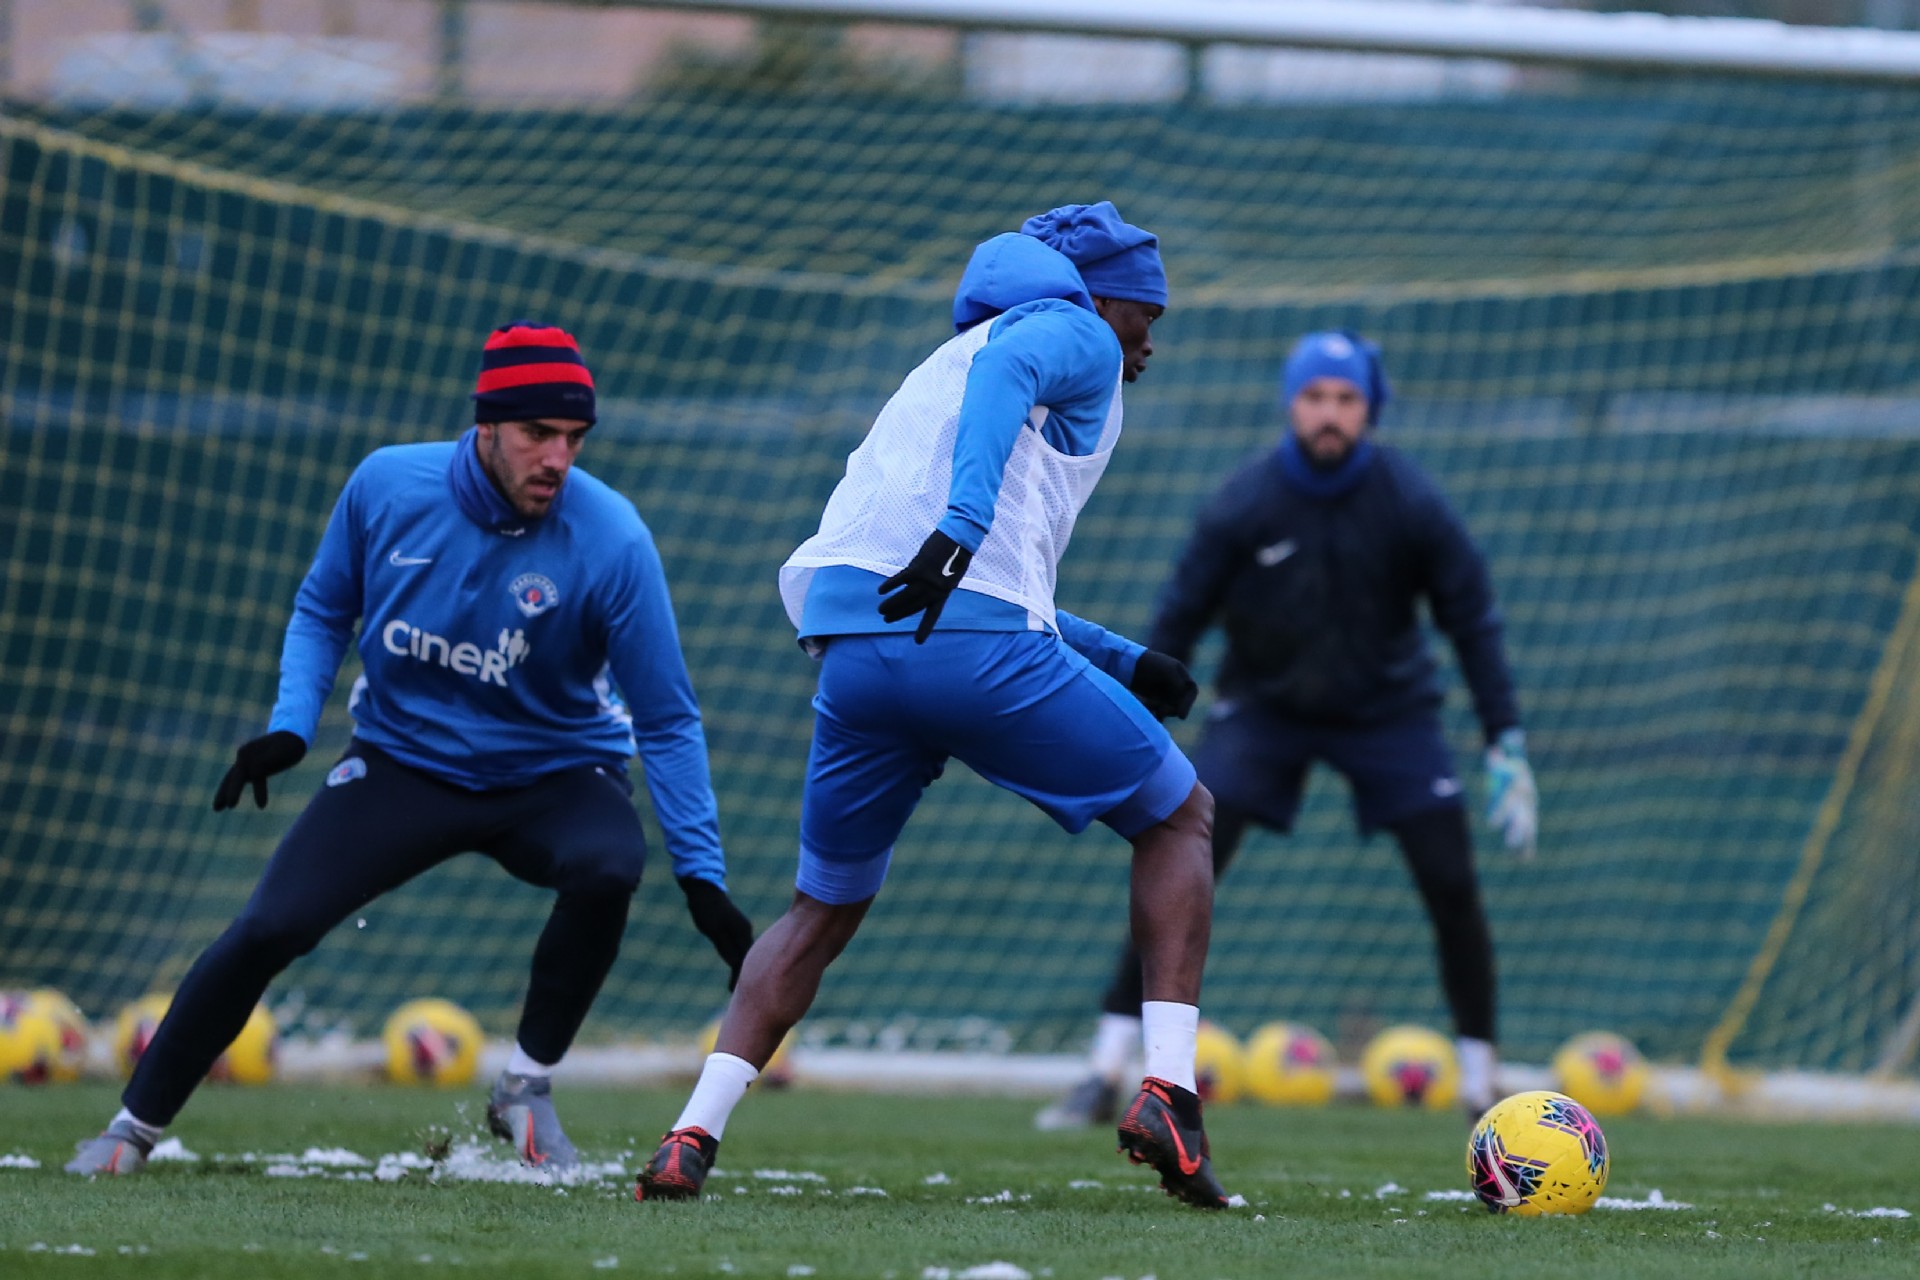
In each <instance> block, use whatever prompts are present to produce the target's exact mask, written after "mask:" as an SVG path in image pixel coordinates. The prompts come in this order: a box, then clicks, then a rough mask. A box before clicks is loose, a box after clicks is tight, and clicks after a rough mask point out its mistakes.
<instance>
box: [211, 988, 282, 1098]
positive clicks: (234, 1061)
mask: <svg viewBox="0 0 1920 1280" xmlns="http://www.w3.org/2000/svg"><path fill="white" fill-rule="evenodd" d="M279 1056H280V1028H279V1026H278V1025H276V1024H275V1022H274V1020H273V1015H272V1014H270V1013H268V1012H267V1007H266V1006H265V1005H260V1004H257V1005H255V1006H253V1012H252V1013H250V1014H248V1015H247V1025H246V1026H244V1027H242V1028H240V1034H239V1035H237V1036H235V1037H234V1038H233V1043H232V1044H230V1045H228V1046H227V1051H226V1052H225V1053H223V1054H221V1055H220V1056H219V1057H218V1058H216V1059H215V1060H214V1063H213V1070H212V1071H211V1072H210V1073H208V1078H209V1079H213V1080H222V1081H226V1082H227V1083H230V1084H265V1083H266V1082H267V1081H269V1080H271V1079H273V1069H274V1064H275V1063H276V1061H277V1060H278V1059H279Z"/></svg>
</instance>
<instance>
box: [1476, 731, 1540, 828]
mask: <svg viewBox="0 0 1920 1280" xmlns="http://www.w3.org/2000/svg"><path fill="white" fill-rule="evenodd" d="M1487 822H1488V823H1489V824H1491V825H1492V827H1493V829H1494V830H1495V831H1498V832H1499V833H1500V837H1501V839H1502V840H1504V841H1505V842H1506V846H1507V848H1508V849H1509V850H1511V851H1512V852H1514V853H1516V854H1518V855H1520V857H1521V858H1523V859H1524V858H1531V857H1532V856H1533V855H1534V852H1535V848H1536V842H1537V840H1538V838H1539V834H1540V790H1539V788H1538V787H1536V786H1534V782H1533V767H1532V766H1531V765H1529V764H1528V763H1527V735H1526V734H1524V733H1522V732H1521V731H1520V730H1519V729H1507V730H1505V731H1503V732H1502V733H1501V734H1500V737H1499V739H1498V740H1497V741H1496V742H1495V743H1494V744H1493V745H1492V746H1490V747H1488V748H1487Z"/></svg>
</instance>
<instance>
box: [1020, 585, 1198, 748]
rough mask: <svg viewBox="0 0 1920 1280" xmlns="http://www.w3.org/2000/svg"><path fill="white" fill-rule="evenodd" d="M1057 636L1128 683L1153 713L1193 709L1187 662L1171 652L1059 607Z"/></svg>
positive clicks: (1179, 715)
mask: <svg viewBox="0 0 1920 1280" xmlns="http://www.w3.org/2000/svg"><path fill="white" fill-rule="evenodd" d="M1055 621H1056V623H1057V624H1058V625H1059V627H1060V638H1061V639H1062V640H1065V641H1066V642H1067V643H1068V644H1069V645H1071V646H1072V647H1073V648H1074V649H1075V650H1077V651H1078V652H1079V653H1080V654H1081V656H1083V657H1085V658H1086V659H1087V660H1088V661H1089V662H1091V663H1093V665H1095V666H1096V667H1099V668H1100V669H1101V670H1102V671H1104V672H1106V673H1107V674H1108V675H1110V676H1112V677H1113V678H1114V679H1115V680H1118V681H1120V683H1122V684H1124V685H1126V686H1127V688H1128V689H1130V690H1131V691H1132V692H1133V696H1134V697H1136V698H1138V699H1140V705H1141V706H1143V707H1145V708H1146V709H1147V710H1148V711H1151V712H1152V713H1153V714H1154V715H1155V716H1157V717H1159V718H1161V719H1165V718H1166V717H1168V716H1172V717H1174V718H1175V719H1176V720H1184V719H1186V718H1187V713H1188V712H1190V711H1192V710H1193V700H1194V699H1195V698H1196V697H1198V696H1199V694H1200V686H1199V685H1198V684H1197V683H1195V681H1194V678H1193V676H1192V674H1191V673H1190V672H1189V671H1188V670H1187V664H1186V663H1184V662H1182V661H1180V660H1179V659H1178V658H1176V657H1174V656H1173V655H1172V654H1168V653H1160V652H1158V651H1157V650H1153V649H1149V648H1147V647H1146V646H1145V645H1141V644H1136V643H1134V642H1133V641H1131V640H1129V639H1127V638H1126V637H1125V636H1123V635H1120V634H1118V633H1116V632H1112V631H1109V630H1107V629H1106V628H1105V627H1103V626H1101V625H1100V624H1099V623H1097V622H1089V621H1087V620H1086V619H1085V618H1082V617H1080V616H1078V615H1077V614H1071V613H1068V612H1067V611H1066V610H1064V609H1062V610H1060V611H1059V612H1058V613H1057V614H1055Z"/></svg>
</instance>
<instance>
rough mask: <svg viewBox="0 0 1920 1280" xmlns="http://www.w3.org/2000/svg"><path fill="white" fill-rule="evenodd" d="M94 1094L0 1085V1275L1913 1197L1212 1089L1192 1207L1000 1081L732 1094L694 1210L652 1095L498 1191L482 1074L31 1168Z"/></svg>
mask: <svg viewBox="0 0 1920 1280" xmlns="http://www.w3.org/2000/svg"><path fill="white" fill-rule="evenodd" d="M116 1092H117V1091H116V1090H114V1089H112V1088H110V1087H107V1086H102V1085H86V1086H74V1087H67V1088H50V1089H38V1090H28V1089H21V1088H9V1089H0V1126H3V1127H0V1135H3V1136H0V1164H4V1165H5V1166H7V1167H0V1204H4V1206H5V1212H4V1213H0V1275H4V1276H7V1277H9V1278H13V1277H41V1276H62V1277H71V1276H77V1275H83V1274H84V1275H116V1274H124V1275H137V1276H141V1277H151V1278H159V1277H200V1276H214V1277H226V1276H231V1277H246V1278H248V1280H254V1278H257V1277H272V1276H359V1277H369V1276H387V1275H401V1274H403V1275H421V1276H425V1275H429V1274H431V1273H434V1272H437V1271H441V1270H443V1269H446V1270H451V1271H452V1272H453V1273H455V1274H460V1275H476V1274H501V1275H507V1274H511V1275H513V1276H516V1277H544V1276H570V1277H582V1278H584V1277H589V1276H599V1275H615V1276H617V1275H621V1274H627V1275H635V1274H638V1275H677V1276H726V1277H732V1278H736V1280H737V1278H744V1277H778V1278H780V1280H791V1278H792V1277H804V1276H814V1277H819V1278H820V1280H832V1278H834V1277H871V1278H872V1280H961V1278H962V1277H967V1278H968V1280H1018V1277H1019V1276H1021V1275H1022V1274H1025V1275H1027V1276H1030V1277H1033V1278H1034V1280H1040V1278H1042V1277H1045V1278H1047V1280H1104V1278H1106V1277H1125V1278H1126V1280H1140V1278H1141V1277H1146V1276H1154V1277H1157V1278H1158V1280H1221V1278H1229V1277H1267V1276H1289V1277H1293V1276H1320V1275H1327V1276H1393V1277H1422V1276H1432V1277H1446V1280H1457V1277H1459V1276H1462V1275H1472V1276H1475V1277H1497V1276H1514V1277H1519V1276H1526V1277H1529V1280H1534V1278H1537V1277H1539V1276H1541V1275H1592V1276H1608V1277H1615V1276H1685V1277H1687V1278H1688V1280H1708V1278H1710V1277H1721V1276H1724V1277H1729V1278H1732V1277H1743V1278H1744V1277H1748V1276H1755V1275H1761V1276H1773V1275H1788V1274H1791V1275H1806V1276H1820V1277H1850V1276H1908V1277H1910V1276H1913V1275H1916V1274H1920V1217H1902V1216H1896V1215H1895V1214H1894V1213H1892V1212H1891V1211H1892V1210H1908V1211H1915V1212H1920V1157H1916V1154H1915V1153H1916V1151H1920V1134H1916V1133H1915V1132H1914V1130H1912V1129H1910V1128H1905V1127H1887V1128H1874V1127H1866V1126H1839V1125H1817V1126H1815V1125H1807V1126H1800V1125H1749V1124H1739V1123H1731V1122H1717V1121H1705V1120H1658V1119H1653V1118H1640V1117H1634V1118H1628V1119H1615V1120H1612V1121H1610V1122H1608V1123H1607V1125H1606V1128H1607V1135H1608V1138H1609V1139H1610V1141H1611V1144H1612V1148H1613V1179H1612V1182H1611V1184H1610V1185H1609V1187H1608V1189H1607V1190H1608V1195H1609V1196H1610V1197H1615V1198H1619V1199H1622V1200H1627V1201H1632V1202H1640V1203H1643V1204H1644V1203H1646V1202H1648V1201H1650V1200H1652V1199H1654V1197H1653V1195H1652V1193H1653V1192H1655V1191H1656V1190H1657V1191H1659V1192H1660V1193H1661V1196H1660V1197H1659V1199H1660V1200H1661V1201H1663V1202H1664V1206H1665V1207H1643V1208H1612V1209H1609V1208H1600V1209H1596V1210H1595V1211H1594V1212H1593V1213H1591V1214H1589V1215H1587V1216H1586V1217H1583V1218H1571V1219H1508V1218H1496V1217H1493V1216H1491V1215H1489V1214H1487V1213H1486V1212H1485V1211H1483V1210H1482V1209H1480V1208H1479V1206H1478V1205H1477V1204H1473V1203H1467V1202H1464V1201H1462V1200H1459V1199H1457V1198H1450V1197H1457V1196H1459V1195H1460V1193H1462V1192H1465V1191H1466V1188H1467V1184H1466V1177H1465V1173H1464V1169H1463V1159H1464V1156H1463V1151H1464V1147H1465V1139H1466V1126H1465V1123H1464V1122H1463V1121H1462V1120H1461V1119H1460V1118H1459V1117H1457V1116H1455V1115H1453V1114H1451V1113H1446V1114H1438V1115H1426V1114H1413V1113H1400V1112H1386V1111H1376V1110H1368V1109H1361V1108H1357V1107H1336V1108H1333V1109H1329V1110H1324V1111H1279V1110H1267V1109H1262V1108H1257V1107H1251V1106H1235V1107H1217V1108H1214V1109H1213V1110H1212V1111H1210V1113H1209V1116H1208V1120H1209V1124H1208V1128H1209V1131H1210V1133H1211V1136H1212V1139H1213V1144H1214V1155H1215V1160H1216V1164H1217V1167H1218V1169H1219V1171H1220V1173H1221V1176H1222V1179H1223V1180H1224V1181H1225V1182H1226V1184H1227V1187H1228V1189H1229V1190H1231V1191H1234V1192H1237V1193H1239V1194H1241V1195H1243V1196H1245V1197H1246V1198H1247V1200H1248V1201H1249V1205H1248V1207H1247V1208H1245V1209H1242V1210H1235V1211H1230V1212H1227V1213H1214V1214H1209V1213H1203V1212H1200V1211H1197V1210H1193V1209H1189V1208H1186V1207H1184V1206H1181V1205H1178V1204H1176V1203H1174V1202H1173V1201H1171V1200H1168V1199H1166V1198H1165V1197H1163V1196H1162V1195H1160V1194H1159V1192H1158V1191H1157V1190H1156V1189H1154V1188H1153V1187H1152V1179H1151V1177H1150V1176H1149V1175H1148V1174H1147V1173H1145V1171H1143V1170H1139V1169H1135V1168H1133V1167H1132V1166H1130V1165H1128V1164H1127V1163H1126V1162H1125V1161H1124V1160H1123V1159H1121V1158H1120V1157H1119V1156H1117V1155H1115V1154H1114V1152H1113V1140H1112V1136H1111V1134H1110V1133H1108V1132H1106V1131H1104V1130H1103V1131H1098V1132H1090V1133H1080V1134H1042V1133H1035V1132H1034V1131H1033V1130H1032V1129H1031V1128H1030V1127H1029V1117H1030V1116H1031V1113H1032V1111H1033V1108H1034V1104H1033V1103H1032V1102H1031V1101H1029V1100H1026V1099H1017V1100H993V1099H978V1098H888V1097H870V1096H857V1095H848V1094H831V1093H820V1092H809V1091H804V1090H797V1091H793V1092H789V1093H784V1094H780V1093H773V1094H767V1095H765V1096H759V1097H753V1098H750V1099H749V1100H748V1101H747V1102H746V1103H745V1105H743V1106H742V1108H741V1109H740V1111H739V1112H738V1113H737V1114H736V1116H735V1118H734V1122H733V1125H732V1127H731V1128H730V1130H729V1132H728V1135H727V1139H726V1142H725V1144H724V1146H723V1148H722V1151H721V1161H720V1168H719V1171H718V1173H717V1174H716V1176H715V1178H714V1179H713V1181H712V1182H710V1183H709V1184H708V1189H709V1191H710V1193H713V1194H714V1196H715V1197H716V1198H713V1199H709V1200H707V1201H705V1202H702V1203H698V1204H645V1205H639V1204H635V1203H634V1202H633V1200H632V1185H633V1184H632V1177H631V1173H632V1171H633V1170H635V1169H637V1168H638V1165H639V1163H640V1161H641V1160H643V1159H644V1158H645V1157H646V1155H647V1154H649V1153H650V1152H651V1150H652V1146H653V1142H654V1140H655V1139H656V1138H657V1137H658V1135H659V1133H660V1131H661V1130H662V1129H663V1128H665V1126H666V1124H667V1123H668V1122H669V1121H670V1120H671V1119H672V1118H673V1117H674V1115H675V1114H676V1113H677V1111H678V1108H679V1104H680V1101H681V1098H682V1096H683V1095H682V1092H681V1091H680V1090H672V1091H626V1090H618V1091H616V1090H603V1089H586V1088H575V1089H565V1088H563V1089H562V1091H561V1093H562V1096H561V1098H560V1105H561V1108H562V1114H563V1115H564V1116H565V1118H566V1120H567V1123H568V1127H569V1129H570V1131H571V1133H572V1135H573V1137H574V1139H575V1141H577V1142H578V1143H579V1144H580V1146H581V1148H582V1150H583V1152H584V1153H585V1155H586V1156H587V1158H588V1160H589V1161H590V1162H591V1163H590V1174H591V1176H589V1177H588V1178H586V1179H584V1180H582V1181H579V1182H576V1183H575V1184H573V1185H570V1186H553V1185H545V1184H541V1183H538V1182H529V1181H515V1180H514V1179H517V1178H520V1177H522V1176H523V1171H521V1170H519V1169H518V1168H517V1166H515V1165H513V1164H512V1163H511V1161H510V1160H509V1159H507V1156H506V1150H505V1148H504V1146H502V1145H501V1144H498V1143H495V1142H492V1141H491V1140H489V1139H487V1138H486V1137H485V1135H484V1133H483V1132H482V1129H481V1124H480V1120H481V1111H482V1107H483V1105H484V1102H483V1097H484V1095H483V1094H482V1093H481V1091H480V1090H478V1089H474V1090H470V1091H463V1092H460V1093H442V1092H435V1091H426V1090H404V1089H396V1088H390V1087H384V1086H372V1085H369V1086H366V1087H360V1088H347V1087H341V1088H317V1087H306V1086H286V1085H283V1086H274V1087H269V1088H264V1089H256V1090H242V1089H234V1088H214V1087H210V1088H208V1089H205V1090H203V1091H202V1092H201V1093H200V1094H199V1096H197V1097H196V1098H195V1100H194V1102H193V1104H192V1106H191V1107H190V1108H189V1109H188V1111H187V1113H186V1115H185V1116H184V1117H183V1118H182V1120H181V1121H180V1123H179V1124H177V1125H176V1126H175V1128H174V1130H173V1136H177V1137H178V1138H179V1139H180V1140H181V1141H182V1142H183V1144H184V1145H185V1147H186V1148H188V1149H189V1150H190V1151H192V1152H194V1153H197V1155H198V1158H197V1159H193V1160H181V1161H173V1162H166V1163H158V1164H155V1165H152V1166H150V1167H149V1170H148V1172H147V1173H146V1174H143V1175H142V1176H140V1177H137V1178H129V1179H123V1180H119V1181H113V1182H106V1181H103V1182H100V1183H87V1182H82V1181H79V1180H77V1179H71V1178H68V1177H66V1176H65V1175H63V1174H61V1173H60V1172H59V1165H60V1164H61V1162H62V1161H63V1160H65V1159H66V1157H67V1155H68V1154H69V1153H70V1152H71V1150H72V1145H73V1142H74V1140H75V1139H76V1138H79V1137H81V1136H84V1135H86V1134H89V1133H91V1132H93V1131H94V1130H95V1129H97V1128H98V1126H99V1125H100V1124H101V1123H102V1122H103V1121H104V1120H105V1118H106V1117H107V1116H108V1115H110V1114H111V1113H112V1111H113V1109H114V1107H115V1105H116ZM449 1144H450V1149H449ZM429 1150H432V1151H434V1152H435V1153H436V1154H438V1153H440V1152H442V1151H446V1152H447V1154H446V1155H445V1156H444V1158H442V1159H440V1160H439V1161H438V1162H437V1163H435V1162H433V1161H430V1160H429V1159H428V1157H427V1155H426V1152H427V1151H429ZM275 1153H278V1158H275ZM383 1157H384V1159H383ZM29 1160H31V1161H37V1162H38V1164H39V1167H38V1168H37V1169H36V1168H26V1167H21V1166H24V1165H25V1164H26V1163H27V1162H28V1161H29ZM721 1175H724V1176H721ZM1430 1193H1434V1194H1430ZM1677 1204H1684V1205H1686V1206H1689V1207H1685V1208H1679V1207H1673V1206H1675V1205H1677ZM1874 1210H1880V1211H1881V1212H1879V1213H1877V1214H1875V1213H1873V1212H1872V1211H1874ZM995 1264H997V1265H995Z"/></svg>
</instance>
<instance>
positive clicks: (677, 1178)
mask: <svg viewBox="0 0 1920 1280" xmlns="http://www.w3.org/2000/svg"><path fill="white" fill-rule="evenodd" d="M719 1152H720V1139H718V1138H715V1137H713V1136H711V1135H710V1134H708V1133H707V1131H706V1130H705V1129H701V1128H698V1127H696V1126H693V1125H689V1126H688V1127H686V1128H685V1129H675V1130H673V1131H672V1132H671V1133H669V1134H667V1135H666V1137H664V1138H662V1139H660V1149H659V1150H658V1151H656V1152H654V1153H653V1159H651V1160H649V1161H647V1167H646V1168H644V1169H642V1170H641V1171H640V1179H639V1182H638V1184H637V1185H636V1186H635V1187H634V1189H633V1198H634V1199H635V1200H698V1199H699V1198H700V1188H702V1187H704V1186H706V1185H707V1172H708V1170H710V1169H712V1168H713V1158H714V1156H716V1155H718V1154H719Z"/></svg>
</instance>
